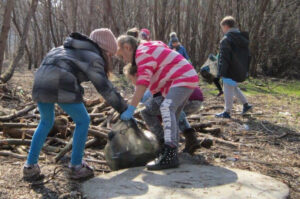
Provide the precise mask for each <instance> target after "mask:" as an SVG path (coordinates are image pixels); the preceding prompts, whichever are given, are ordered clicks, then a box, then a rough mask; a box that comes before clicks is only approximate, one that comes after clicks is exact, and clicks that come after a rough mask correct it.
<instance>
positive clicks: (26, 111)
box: [0, 104, 36, 122]
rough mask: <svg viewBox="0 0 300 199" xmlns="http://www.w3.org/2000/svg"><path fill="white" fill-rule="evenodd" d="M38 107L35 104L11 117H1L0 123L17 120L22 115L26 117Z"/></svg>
mask: <svg viewBox="0 0 300 199" xmlns="http://www.w3.org/2000/svg"><path fill="white" fill-rule="evenodd" d="M35 107H36V105H35V104H32V105H29V106H27V107H25V108H24V109H22V110H20V111H18V112H16V113H14V114H11V115H6V116H1V117H0V121H1V122H6V121H9V120H12V119H15V118H17V117H20V116H22V115H25V114H27V113H28V112H29V111H31V110H33V109H35Z"/></svg>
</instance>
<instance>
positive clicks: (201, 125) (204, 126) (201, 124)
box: [191, 122, 216, 130]
mask: <svg viewBox="0 0 300 199" xmlns="http://www.w3.org/2000/svg"><path fill="white" fill-rule="evenodd" d="M214 124H216V123H215V122H208V123H200V124H199V123H198V124H191V128H194V129H197V130H198V129H204V128H207V127H212V125H214Z"/></svg>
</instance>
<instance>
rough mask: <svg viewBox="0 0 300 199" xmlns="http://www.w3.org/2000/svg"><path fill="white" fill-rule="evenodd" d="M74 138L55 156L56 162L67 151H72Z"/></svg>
mask: <svg viewBox="0 0 300 199" xmlns="http://www.w3.org/2000/svg"><path fill="white" fill-rule="evenodd" d="M72 143H73V138H71V139H70V140H69V142H68V144H67V145H66V146H65V147H64V148H63V149H61V151H60V152H59V153H58V154H57V155H56V156H55V157H54V160H55V162H58V161H59V160H60V159H61V158H62V157H63V156H64V155H65V154H66V153H68V152H69V151H71V149H72Z"/></svg>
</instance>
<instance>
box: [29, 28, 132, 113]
mask: <svg viewBox="0 0 300 199" xmlns="http://www.w3.org/2000/svg"><path fill="white" fill-rule="evenodd" d="M105 64H106V63H105V61H104V59H103V56H102V50H101V49H100V48H99V46H98V45H97V44H96V43H95V42H93V41H92V40H90V39H89V38H88V37H87V36H85V35H81V34H80V33H72V34H71V35H70V36H69V37H67V38H66V40H65V42H64V44H63V46H60V47H57V48H54V49H52V50H51V51H50V52H49V53H48V54H47V55H46V57H45V58H44V60H43V61H42V63H41V66H40V68H39V69H38V71H37V72H36V74H35V78H34V85H33V91H32V96H33V100H34V101H37V102H43V103H80V102H83V96H82V95H83V93H84V90H83V88H82V87H81V85H80V84H81V83H82V82H86V81H91V82H92V83H93V85H94V86H95V87H96V89H97V91H98V92H99V93H100V94H101V95H102V96H103V98H104V99H105V100H106V101H107V103H108V104H110V105H111V106H112V107H113V108H114V109H115V110H117V111H118V112H119V113H122V112H123V111H125V110H126V108H127V104H126V103H125V101H124V99H123V98H122V97H121V96H120V94H119V93H118V92H117V91H116V89H115V88H114V87H113V85H112V83H111V82H110V81H109V80H108V77H107V75H106V72H105V69H104V66H105Z"/></svg>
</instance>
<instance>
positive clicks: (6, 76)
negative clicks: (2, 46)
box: [0, 0, 38, 83]
mask: <svg viewBox="0 0 300 199" xmlns="http://www.w3.org/2000/svg"><path fill="white" fill-rule="evenodd" d="M37 5H38V0H32V2H31V6H30V10H29V12H28V14H27V16H26V18H25V23H24V27H23V31H22V37H21V40H20V44H19V47H18V52H17V55H16V57H15V58H14V60H13V62H12V64H11V65H10V66H9V67H8V69H7V71H6V72H5V73H3V74H2V75H1V77H0V80H1V81H2V82H4V83H5V82H7V81H8V80H10V78H11V77H12V75H13V73H14V70H15V68H16V67H17V65H18V64H19V62H20V60H21V59H22V57H23V55H24V48H25V44H26V39H27V35H28V31H29V26H30V21H31V18H32V16H33V14H34V12H35V10H36V8H37Z"/></svg>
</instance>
